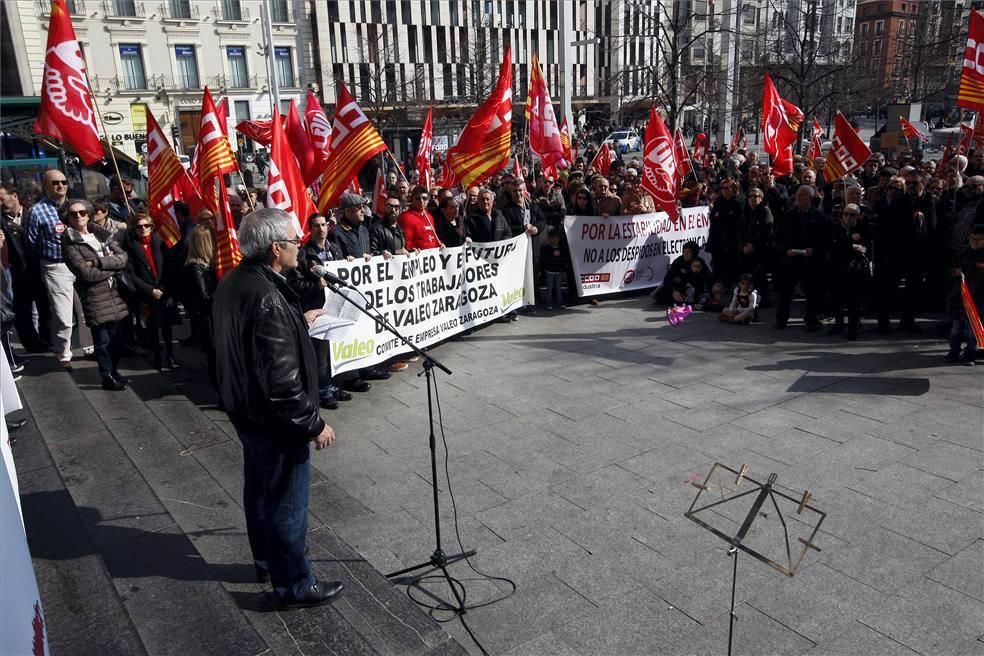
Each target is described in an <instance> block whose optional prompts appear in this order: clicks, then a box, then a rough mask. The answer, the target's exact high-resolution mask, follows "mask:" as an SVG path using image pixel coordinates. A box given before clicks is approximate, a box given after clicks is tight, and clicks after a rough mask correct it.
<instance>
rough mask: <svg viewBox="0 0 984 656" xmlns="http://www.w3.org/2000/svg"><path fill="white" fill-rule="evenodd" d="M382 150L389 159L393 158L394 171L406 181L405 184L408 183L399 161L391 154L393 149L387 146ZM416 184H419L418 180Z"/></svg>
mask: <svg viewBox="0 0 984 656" xmlns="http://www.w3.org/2000/svg"><path fill="white" fill-rule="evenodd" d="M383 152H384V153H386V154H387V155H389V158H390V159H391V160H393V163H394V164H396V172H397V173H399V174H400V177H401V178H403V181H404V182H406V183H407V184H410V181H409V180H407V176H406V174H404V173H403V169H401V168H400V163H399V162H397V161H396V157H394V156H393V151H391V150H390V149H389V148H387V149H386V150H384V151H383ZM418 184H419V182H418ZM428 191H430V190H428Z"/></svg>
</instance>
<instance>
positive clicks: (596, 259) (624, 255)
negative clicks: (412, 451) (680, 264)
mask: <svg viewBox="0 0 984 656" xmlns="http://www.w3.org/2000/svg"><path fill="white" fill-rule="evenodd" d="M709 211H710V208H708V207H706V206H704V207H689V208H685V209H684V210H683V212H682V213H681V215H680V220H679V221H677V222H676V223H674V222H673V221H671V220H670V217H669V216H667V214H666V212H656V213H655V214H633V215H628V216H613V217H610V218H607V219H604V218H602V217H600V216H568V217H566V218H565V219H564V230H565V231H566V232H567V243H568V244H569V245H570V251H571V262H572V263H573V265H574V274H575V276H576V277H577V280H578V283H579V284H578V292H577V293H578V296H597V295H599V294H610V293H613V292H621V291H631V290H633V289H647V288H649V287H658V286H659V285H660V284H662V282H663V276H665V275H666V269H667V267H668V266H669V265H670V262H672V261H673V258H675V257H677V256H678V255H681V254H682V252H683V245H684V244H685V243H687V242H688V241H695V242H697V244H698V245H699V246H700V247H701V248H703V246H704V244H706V243H707V232H708V227H709V225H710V223H709V221H708V214H709ZM705 259H706V258H705Z"/></svg>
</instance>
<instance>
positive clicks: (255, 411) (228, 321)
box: [212, 260, 325, 444]
mask: <svg viewBox="0 0 984 656" xmlns="http://www.w3.org/2000/svg"><path fill="white" fill-rule="evenodd" d="M212 323H213V326H214V327H213V335H214V339H215V370H216V379H217V386H218V389H219V396H220V398H221V399H222V403H223V404H224V405H225V409H226V412H227V413H228V414H229V419H230V420H231V421H232V423H233V425H234V426H235V427H236V428H237V429H239V430H243V431H250V432H256V433H261V434H262V435H264V436H265V437H267V438H268V439H270V440H271V441H273V442H277V441H280V442H282V443H283V442H285V441H287V440H290V441H292V442H294V443H295V444H296V442H297V441H307V440H310V439H312V438H314V437H316V436H317V435H318V434H319V433H321V431H322V430H324V427H325V422H324V421H323V420H322V419H321V415H320V413H319V412H318V365H317V358H316V357H315V354H314V347H313V346H312V345H311V339H310V338H309V337H308V332H307V324H306V323H305V321H304V315H303V313H302V312H301V306H300V300H299V299H298V296H297V294H296V293H295V292H294V291H293V290H291V289H290V287H289V286H288V285H287V282H286V281H285V280H284V278H283V277H282V276H280V275H278V274H277V273H275V272H274V271H273V270H272V269H270V268H269V267H268V266H266V265H265V264H262V263H261V262H258V261H255V260H243V262H242V263H241V264H240V265H239V266H238V267H236V268H235V269H233V270H232V271H230V272H229V273H228V274H226V276H225V277H224V278H223V279H222V281H221V282H220V283H219V287H218V289H217V290H216V292H215V297H214V299H213V302H212Z"/></svg>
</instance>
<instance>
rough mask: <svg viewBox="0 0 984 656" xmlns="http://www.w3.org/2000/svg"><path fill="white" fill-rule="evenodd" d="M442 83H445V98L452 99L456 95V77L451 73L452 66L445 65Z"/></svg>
mask: <svg viewBox="0 0 984 656" xmlns="http://www.w3.org/2000/svg"><path fill="white" fill-rule="evenodd" d="M442 82H443V83H444V97H445V98H450V97H451V96H453V95H454V86H453V85H454V77H453V75H452V73H451V64H445V65H444V75H443V76H442Z"/></svg>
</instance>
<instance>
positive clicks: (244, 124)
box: [236, 116, 286, 146]
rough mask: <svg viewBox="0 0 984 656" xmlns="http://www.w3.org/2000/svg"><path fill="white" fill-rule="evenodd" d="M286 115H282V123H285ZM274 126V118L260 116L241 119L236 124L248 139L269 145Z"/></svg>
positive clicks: (238, 130) (237, 129)
mask: <svg viewBox="0 0 984 656" xmlns="http://www.w3.org/2000/svg"><path fill="white" fill-rule="evenodd" d="M285 119H286V117H285V116H281V117H280V123H281V125H283V124H284V123H285V122H286V121H285ZM272 128H273V119H269V118H258V119H250V120H247V121H240V122H239V123H237V124H236V131H237V132H240V133H241V134H242V135H243V136H245V137H246V138H247V139H252V140H253V141H255V142H256V143H258V144H260V145H261V146H269V145H270V138H271V130H272Z"/></svg>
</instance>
